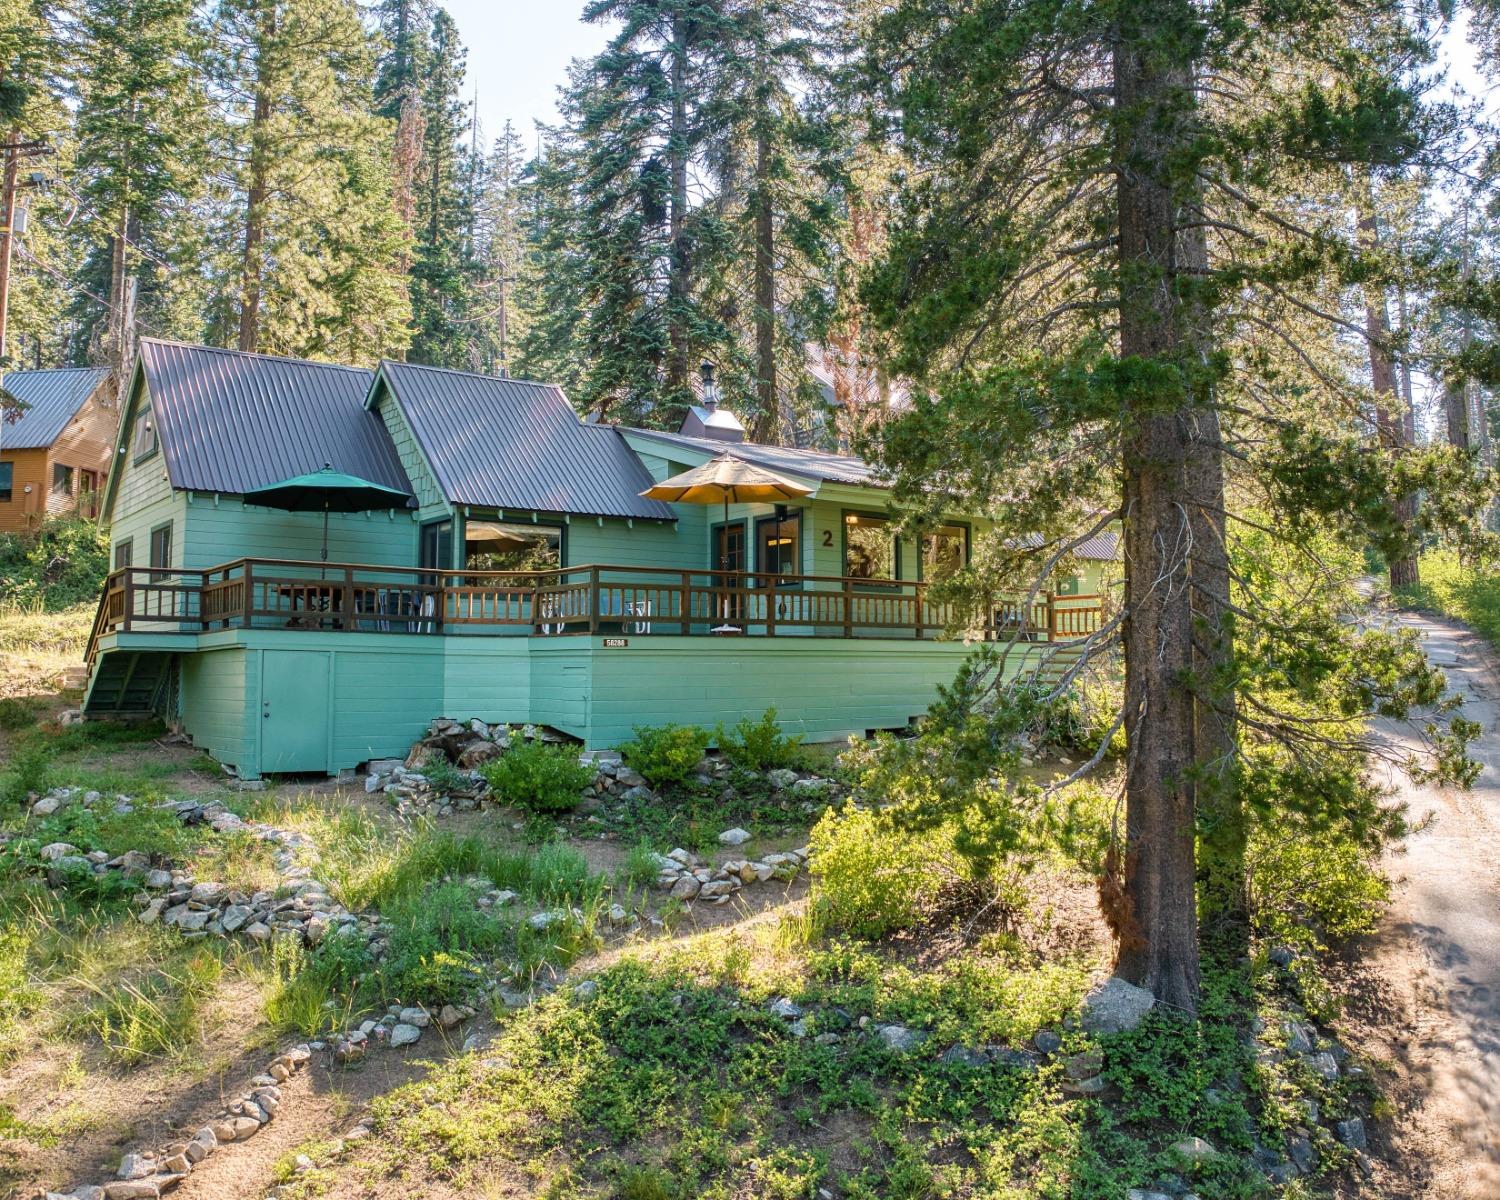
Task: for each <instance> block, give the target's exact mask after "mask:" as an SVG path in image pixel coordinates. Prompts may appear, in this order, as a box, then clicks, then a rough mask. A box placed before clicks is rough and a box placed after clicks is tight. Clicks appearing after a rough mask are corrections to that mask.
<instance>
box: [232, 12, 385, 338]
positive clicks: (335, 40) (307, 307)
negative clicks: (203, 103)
mask: <svg viewBox="0 0 1500 1200" xmlns="http://www.w3.org/2000/svg"><path fill="white" fill-rule="evenodd" d="M214 37H215V42H216V44H217V46H218V47H219V54H218V59H217V64H216V74H217V79H216V91H217V96H218V98H219V100H220V102H221V104H222V106H223V109H224V115H225V120H224V123H223V134H222V141H221V145H220V147H219V149H220V153H221V161H222V164H223V168H224V170H225V173H226V174H227V175H228V177H229V178H230V179H231V181H232V182H231V185H230V189H229V192H228V195H227V196H226V197H224V202H223V205H222V210H223V213H224V219H223V220H222V223H221V228H220V267H219V285H220V288H221V292H220V303H219V305H218V311H217V315H216V317H215V320H214V321H213V323H212V325H211V331H216V332H215V333H214V336H216V337H223V338H228V337H231V336H232V338H233V340H234V342H235V344H237V345H238V346H239V348H240V349H243V350H260V351H265V352H272V353H282V354H294V355H311V356H315V357H320V358H330V359H334V360H338V361H347V362H368V361H370V360H371V359H372V358H376V357H379V356H381V355H385V354H396V353H399V352H400V351H401V350H402V349H403V348H404V347H405V345H406V342H407V339H408V331H407V321H408V315H409V306H408V300H407V296H406V288H405V281H404V279H403V278H402V276H401V275H400V273H399V262H398V260H399V256H400V252H401V230H400V222H399V220H398V219H397V217H396V214H395V210H394V207H393V205H392V199H391V178H392V172H391V136H390V135H391V130H390V126H389V123H388V122H386V121H384V120H382V119H380V118H379V117H376V116H374V115H373V114H372V113H371V111H370V108H371V103H372V93H371V89H372V83H373V79H374V71H375V45H374V43H373V41H372V39H371V38H370V37H369V35H368V34H367V33H366V32H365V29H364V27H363V25H362V23H361V20H360V14H359V10H358V8H357V6H356V5H355V4H354V3H353V0H226V2H225V3H224V4H222V5H221V7H220V9H219V12H218V16H217V20H216V23H215V27H214ZM231 331H232V332H231Z"/></svg>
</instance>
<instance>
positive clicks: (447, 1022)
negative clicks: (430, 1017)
mask: <svg viewBox="0 0 1500 1200" xmlns="http://www.w3.org/2000/svg"><path fill="white" fill-rule="evenodd" d="M463 1019H464V1018H463V1014H462V1013H460V1012H459V1010H458V1009H457V1008H456V1007H454V1006H453V1005H451V1004H445V1005H443V1007H442V1010H441V1011H440V1012H439V1013H438V1024H439V1025H441V1026H442V1027H443V1028H444V1029H452V1028H453V1027H454V1026H455V1025H459V1024H462V1023H463Z"/></svg>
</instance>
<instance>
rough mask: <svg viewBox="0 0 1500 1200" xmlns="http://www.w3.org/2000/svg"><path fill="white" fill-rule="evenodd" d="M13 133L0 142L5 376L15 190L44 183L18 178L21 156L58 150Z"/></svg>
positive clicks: (0, 329) (0, 328)
mask: <svg viewBox="0 0 1500 1200" xmlns="http://www.w3.org/2000/svg"><path fill="white" fill-rule="evenodd" d="M16 136H17V135H16V134H12V135H11V139H10V140H8V141H7V142H6V143H5V144H4V146H0V150H4V152H5V171H4V175H3V182H0V379H3V378H4V375H5V368H6V367H7V366H8V365H9V363H10V344H9V342H8V340H7V336H6V325H7V318H8V316H9V314H10V255H11V248H12V247H13V246H14V245H15V240H16V193H17V192H18V191H20V189H21V188H22V187H41V186H42V183H43V180H42V178H41V177H40V176H34V177H33V178H31V179H28V180H27V181H26V182H25V183H21V182H20V178H19V176H20V173H21V160H22V159H23V158H42V157H44V156H47V155H52V154H56V153H57V150H56V148H55V147H54V146H52V145H51V143H49V142H46V141H35V142H21V141H16V140H15V138H16ZM0 407H3V406H0Z"/></svg>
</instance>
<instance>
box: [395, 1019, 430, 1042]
mask: <svg viewBox="0 0 1500 1200" xmlns="http://www.w3.org/2000/svg"><path fill="white" fill-rule="evenodd" d="M423 1015H424V1016H425V1015H426V1014H423ZM421 1036H422V1031H421V1030H420V1029H418V1028H417V1027H416V1026H415V1025H408V1024H406V1023H405V1022H402V1023H401V1024H398V1025H396V1026H394V1027H393V1028H392V1029H391V1046H392V1047H393V1048H394V1047H397V1046H410V1045H411V1044H412V1043H413V1042H415V1041H416V1040H417V1039H418V1038H420V1037H421Z"/></svg>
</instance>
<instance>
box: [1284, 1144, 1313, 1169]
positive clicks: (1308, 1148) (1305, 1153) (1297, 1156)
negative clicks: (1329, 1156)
mask: <svg viewBox="0 0 1500 1200" xmlns="http://www.w3.org/2000/svg"><path fill="white" fill-rule="evenodd" d="M1286 1156H1287V1157H1288V1158H1289V1159H1291V1160H1292V1165H1293V1166H1295V1167H1296V1168H1297V1170H1299V1171H1302V1172H1307V1171H1311V1170H1312V1169H1313V1167H1315V1166H1316V1165H1317V1162H1318V1152H1317V1151H1316V1150H1314V1149H1313V1144H1312V1142H1311V1141H1310V1140H1309V1139H1308V1138H1305V1137H1300V1136H1297V1137H1289V1138H1287V1140H1286Z"/></svg>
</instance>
